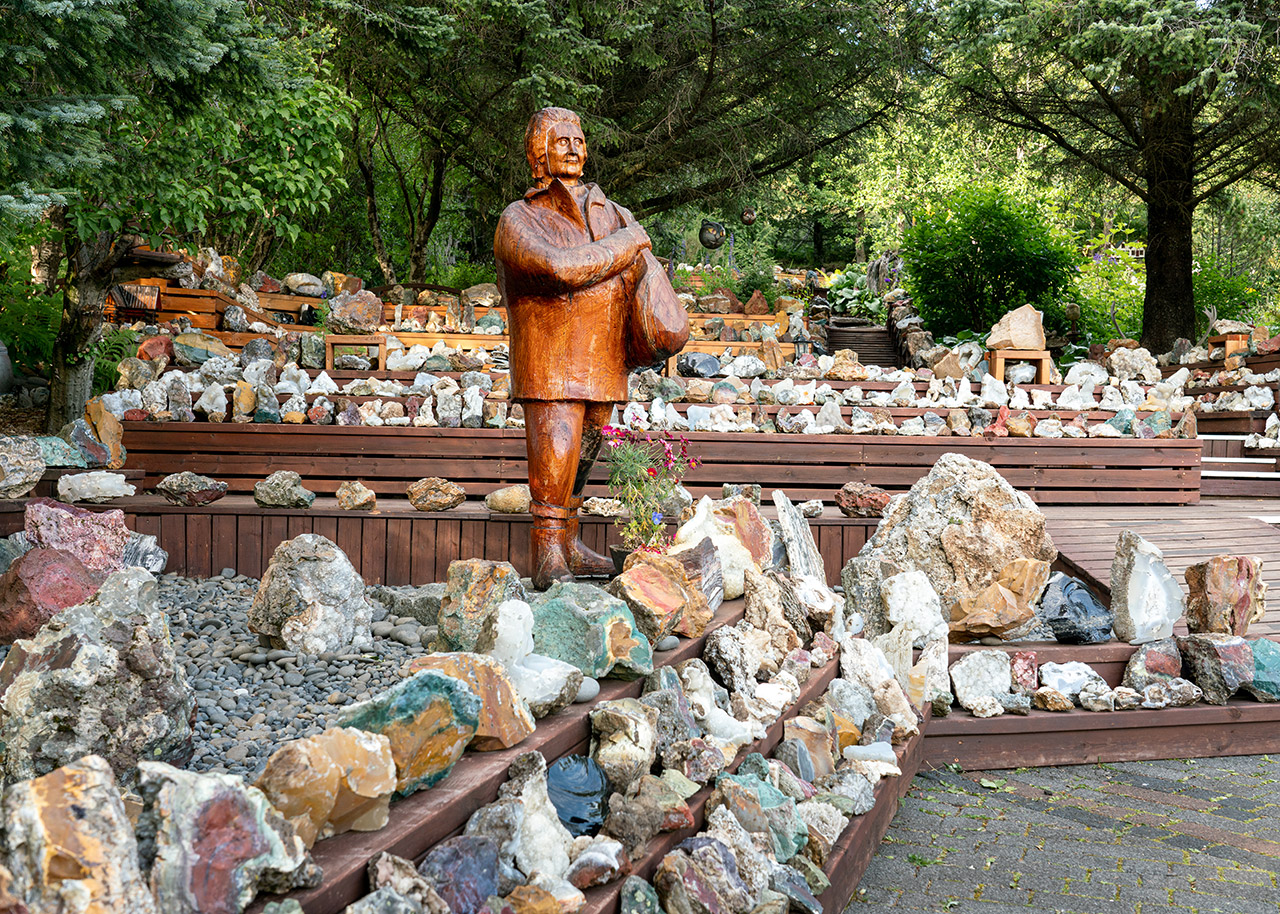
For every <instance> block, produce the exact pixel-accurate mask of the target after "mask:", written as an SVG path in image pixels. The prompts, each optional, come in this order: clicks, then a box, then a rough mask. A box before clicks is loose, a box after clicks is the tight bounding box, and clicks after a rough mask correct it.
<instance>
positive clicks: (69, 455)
mask: <svg viewBox="0 0 1280 914" xmlns="http://www.w3.org/2000/svg"><path fill="white" fill-rule="evenodd" d="M36 444H38V445H40V455H41V456H42V457H44V464H45V466H49V467H88V466H89V463H88V461H86V460H85V459H84V454H82V453H80V451H79V450H77V449H76V448H73V447H72V446H71V445H70V444H68V443H67V442H65V441H63V440H62V439H61V438H57V437H55V436H53V435H41V436H40V437H38V438H36Z"/></svg>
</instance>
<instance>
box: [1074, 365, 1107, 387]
mask: <svg viewBox="0 0 1280 914" xmlns="http://www.w3.org/2000/svg"><path fill="white" fill-rule="evenodd" d="M1108 378H1109V376H1108V374H1107V370H1106V369H1105V368H1103V367H1102V366H1101V365H1099V364H1098V363H1097V362H1076V363H1075V364H1074V365H1072V366H1071V367H1070V368H1068V369H1067V376H1066V377H1065V378H1063V383H1064V384H1078V385H1080V386H1081V387H1084V385H1085V384H1106V383H1107V380H1108ZM1064 393H1065V391H1064Z"/></svg>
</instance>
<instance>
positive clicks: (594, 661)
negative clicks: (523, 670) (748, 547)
mask: <svg viewBox="0 0 1280 914" xmlns="http://www.w3.org/2000/svg"><path fill="white" fill-rule="evenodd" d="M735 542H736V540H735ZM529 607H530V609H532V610H533V620H534V628H533V639H534V644H535V646H536V649H537V651H538V653H539V654H544V655H546V656H548V657H554V658H555V659H557V660H563V661H564V662H565V663H571V664H573V665H574V666H576V667H577V668H578V669H580V670H581V671H582V674H583V675H584V676H591V677H593V678H599V677H601V676H610V675H611V676H613V677H614V678H617V679H635V678H637V677H640V676H647V675H649V674H650V673H652V672H653V650H652V648H651V647H650V645H649V639H648V638H646V637H645V636H644V633H643V632H641V631H640V628H639V626H637V625H636V620H635V616H634V615H632V613H631V610H630V609H629V608H628V607H627V604H625V603H623V602H622V601H621V600H619V599H618V598H617V597H615V596H613V595H611V594H609V593H607V592H605V591H604V590H601V589H600V588H599V587H596V586H594V585H592V584H577V583H575V584H563V583H559V582H557V583H555V584H553V585H551V587H550V588H549V589H548V590H547V591H546V592H545V593H541V594H535V595H533V596H532V597H531V598H530V600H529Z"/></svg>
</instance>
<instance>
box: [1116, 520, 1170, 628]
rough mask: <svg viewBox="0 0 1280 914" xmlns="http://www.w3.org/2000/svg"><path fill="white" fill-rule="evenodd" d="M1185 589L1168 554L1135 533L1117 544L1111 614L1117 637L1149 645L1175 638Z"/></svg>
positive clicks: (1123, 535)
mask: <svg viewBox="0 0 1280 914" xmlns="http://www.w3.org/2000/svg"><path fill="white" fill-rule="evenodd" d="M1183 608H1184V600H1183V595H1182V588H1181V587H1180V586H1178V582H1177V580H1175V579H1174V577H1173V575H1172V574H1171V573H1170V572H1169V569H1168V567H1167V566H1166V565H1165V563H1164V553H1163V552H1161V551H1160V549H1159V548H1158V547H1157V546H1156V545H1155V544H1154V543H1151V542H1149V541H1148V540H1146V539H1143V538H1142V537H1141V536H1139V535H1138V534H1136V533H1134V532H1133V531H1132V530H1124V531H1122V532H1121V533H1120V537H1119V539H1118V540H1117V541H1116V555H1115V558H1114V559H1112V562H1111V612H1112V614H1113V615H1114V617H1115V621H1114V623H1113V625H1112V628H1113V629H1114V631H1115V633H1116V637H1117V638H1118V639H1120V640H1121V641H1128V642H1129V643H1130V644H1145V643H1146V642H1148V641H1159V640H1160V639H1161V638H1169V637H1172V635H1173V625H1174V623H1175V622H1177V621H1178V619H1179V618H1180V617H1181V616H1182V611H1183Z"/></svg>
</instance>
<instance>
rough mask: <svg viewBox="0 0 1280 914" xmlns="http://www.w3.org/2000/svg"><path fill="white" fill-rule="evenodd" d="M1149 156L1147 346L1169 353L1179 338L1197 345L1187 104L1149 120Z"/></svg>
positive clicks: (1191, 138) (1144, 326)
mask: <svg viewBox="0 0 1280 914" xmlns="http://www.w3.org/2000/svg"><path fill="white" fill-rule="evenodd" d="M1145 127H1146V130H1147V143H1146V146H1145V149H1144V150H1143V158H1144V160H1145V162H1144V166H1145V169H1146V179H1147V254H1146V265H1147V291H1146V297H1145V299H1144V301H1143V304H1142V345H1143V346H1145V347H1146V348H1147V349H1148V350H1149V351H1150V352H1151V353H1152V354H1153V355H1156V354H1159V353H1162V352H1168V351H1169V350H1170V349H1172V348H1173V343H1174V341H1175V340H1177V339H1178V338H1179V337H1182V338H1185V339H1188V340H1192V341H1194V340H1195V335H1196V308H1195V293H1194V289H1193V286H1192V280H1191V256H1192V224H1191V219H1192V215H1193V214H1194V211H1195V202H1194V181H1195V175H1194V172H1193V165H1192V154H1193V152H1194V145H1195V140H1194V121H1193V118H1192V116H1191V114H1190V107H1189V104H1188V103H1187V102H1178V103H1175V104H1174V105H1173V106H1172V110H1165V111H1163V112H1160V113H1158V114H1155V115H1152V116H1149V117H1148V118H1146V124H1145Z"/></svg>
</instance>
